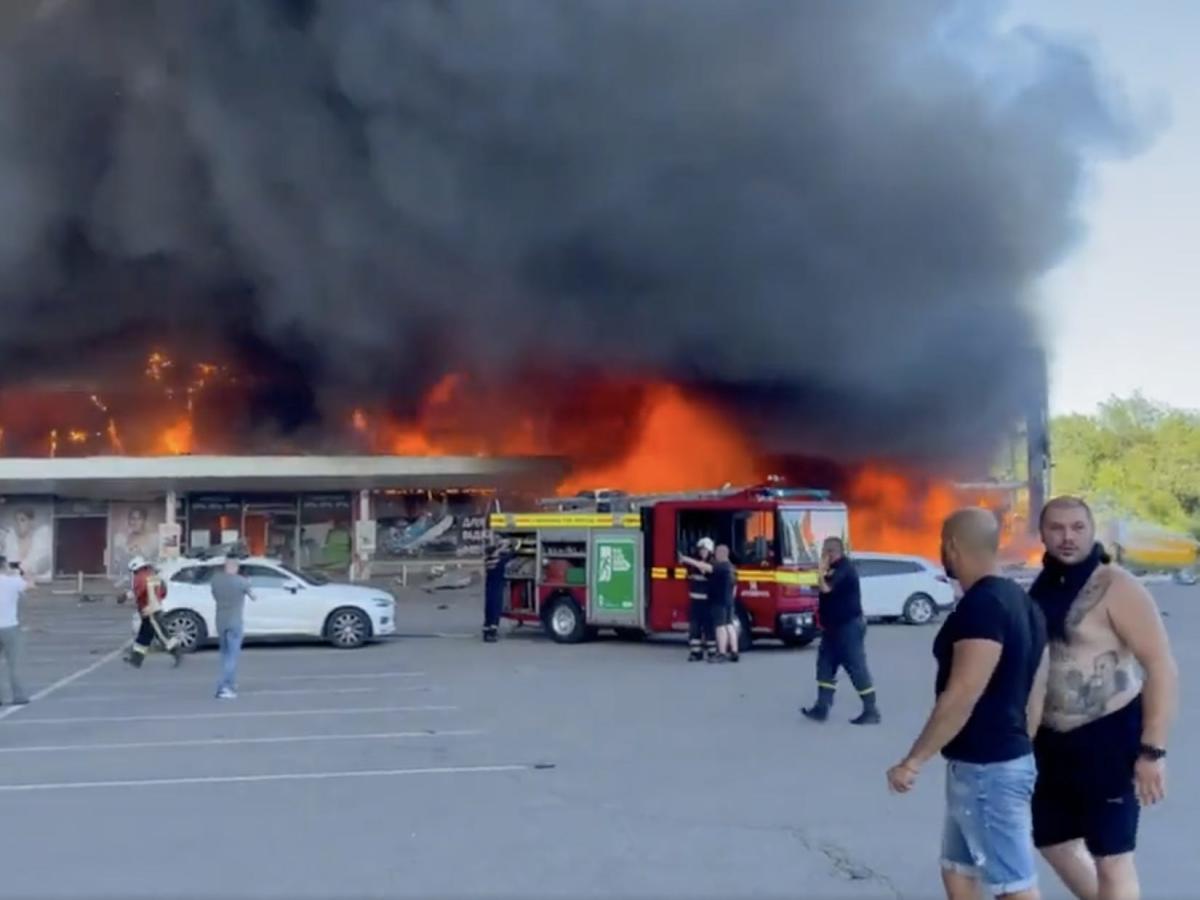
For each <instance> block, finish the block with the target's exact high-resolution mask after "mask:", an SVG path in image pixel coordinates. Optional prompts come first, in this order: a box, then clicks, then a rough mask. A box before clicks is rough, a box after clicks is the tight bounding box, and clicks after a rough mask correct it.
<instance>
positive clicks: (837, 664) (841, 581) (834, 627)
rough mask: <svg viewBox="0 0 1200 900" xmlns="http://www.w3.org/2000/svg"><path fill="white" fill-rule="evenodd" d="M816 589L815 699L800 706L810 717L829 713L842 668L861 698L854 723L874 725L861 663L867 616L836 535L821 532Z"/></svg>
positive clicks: (871, 691)
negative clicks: (823, 536)
mask: <svg viewBox="0 0 1200 900" xmlns="http://www.w3.org/2000/svg"><path fill="white" fill-rule="evenodd" d="M819 577H820V588H821V594H820V598H819V600H818V603H819V606H818V608H817V617H818V618H819V619H820V621H821V646H820V647H819V648H818V649H817V702H816V703H815V704H813V705H812V706H810V707H807V708H805V709H801V710H800V712H802V713H804V715H805V716H806V717H807V718H809V719H812V720H813V721H814V722H824V721H825V720H826V719H828V718H829V709H830V707H832V706H833V696H834V691H835V690H837V672H838V669H839V668H842V669H845V670H846V673H847V674H848V675H849V676H850V683H851V684H853V685H854V689H855V690H856V691H858V695H859V697H861V698H862V704H863V708H862V712H861V713H860V714H859V715H858V717H857V718H854V719H851V720H850V721H851V723H852V724H854V725H878V724H879V722H880V716H879V707H878V705H877V703H876V698H875V684H874V682H872V681H871V671H870V669H868V668H867V621H866V619H864V618H863V611H862V589H861V587H860V586H859V583H858V570H857V569H855V567H854V562H853V561H852V560H851V559H850V558H849V557H848V556H846V545H845V544H843V543H842V539H841V538H836V537H831V538H826V540H825V543H824V545H823V546H822V547H821V569H820V576H819Z"/></svg>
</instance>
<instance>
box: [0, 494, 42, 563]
mask: <svg viewBox="0 0 1200 900" xmlns="http://www.w3.org/2000/svg"><path fill="white" fill-rule="evenodd" d="M53 517H54V507H53V505H52V504H51V503H50V502H49V501H45V500H31V501H28V502H27V501H24V500H22V499H21V498H19V497H11V498H9V499H8V500H6V501H5V502H4V503H2V504H0V548H2V549H3V552H4V557H5V558H6V559H7V560H8V561H9V562H10V563H14V562H19V563H20V564H21V568H22V569H24V571H25V573H26V574H27V575H29V576H30V577H31V578H34V579H37V580H38V581H47V580H49V579H50V578H51V577H53V575H54V524H53Z"/></svg>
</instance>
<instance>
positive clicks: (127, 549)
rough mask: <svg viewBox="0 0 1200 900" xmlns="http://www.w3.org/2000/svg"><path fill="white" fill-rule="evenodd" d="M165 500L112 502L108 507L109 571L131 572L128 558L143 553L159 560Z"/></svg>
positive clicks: (148, 557) (115, 572) (149, 557)
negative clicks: (160, 529)
mask: <svg viewBox="0 0 1200 900" xmlns="http://www.w3.org/2000/svg"><path fill="white" fill-rule="evenodd" d="M165 519H166V516H165V515H164V514H163V504H162V501H161V500H160V501H158V502H154V501H151V500H148V501H146V502H144V503H142V502H134V503H110V504H109V507H108V547H109V553H108V571H109V573H110V574H112V575H114V576H117V577H120V576H123V575H126V574H128V571H129V561H130V560H131V559H133V558H134V557H135V556H140V557H142V558H143V559H147V560H149V561H150V562H158V546H159V540H158V533H159V532H158V527H159V526H160V525H162V524H163V522H164V520H165Z"/></svg>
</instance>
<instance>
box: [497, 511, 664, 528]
mask: <svg viewBox="0 0 1200 900" xmlns="http://www.w3.org/2000/svg"><path fill="white" fill-rule="evenodd" d="M641 525H642V517H641V516H639V515H636V514H634V515H628V514H626V515H617V514H615V513H513V514H509V513H492V514H491V515H490V516H489V517H488V526H489V527H490V528H640V527H641Z"/></svg>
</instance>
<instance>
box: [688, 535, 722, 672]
mask: <svg viewBox="0 0 1200 900" xmlns="http://www.w3.org/2000/svg"><path fill="white" fill-rule="evenodd" d="M714 549H715V545H714V543H713V539H712V538H708V537H702V538H700V540H698V541H696V556H695V557H691V556H682V555H681V556H680V557H679V562H680V563H681V564H682V565H684V566H686V567H687V570H688V576H687V577H688V662H699V661H700V660H702V659H704V655H705V653H707V654H708V657H709V659H712V658H714V656H715V655H716V652H717V646H716V634H715V629H714V626H713V617H712V604H710V603H709V600H708V576H709V573H711V572H712V562H713V551H714Z"/></svg>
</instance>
